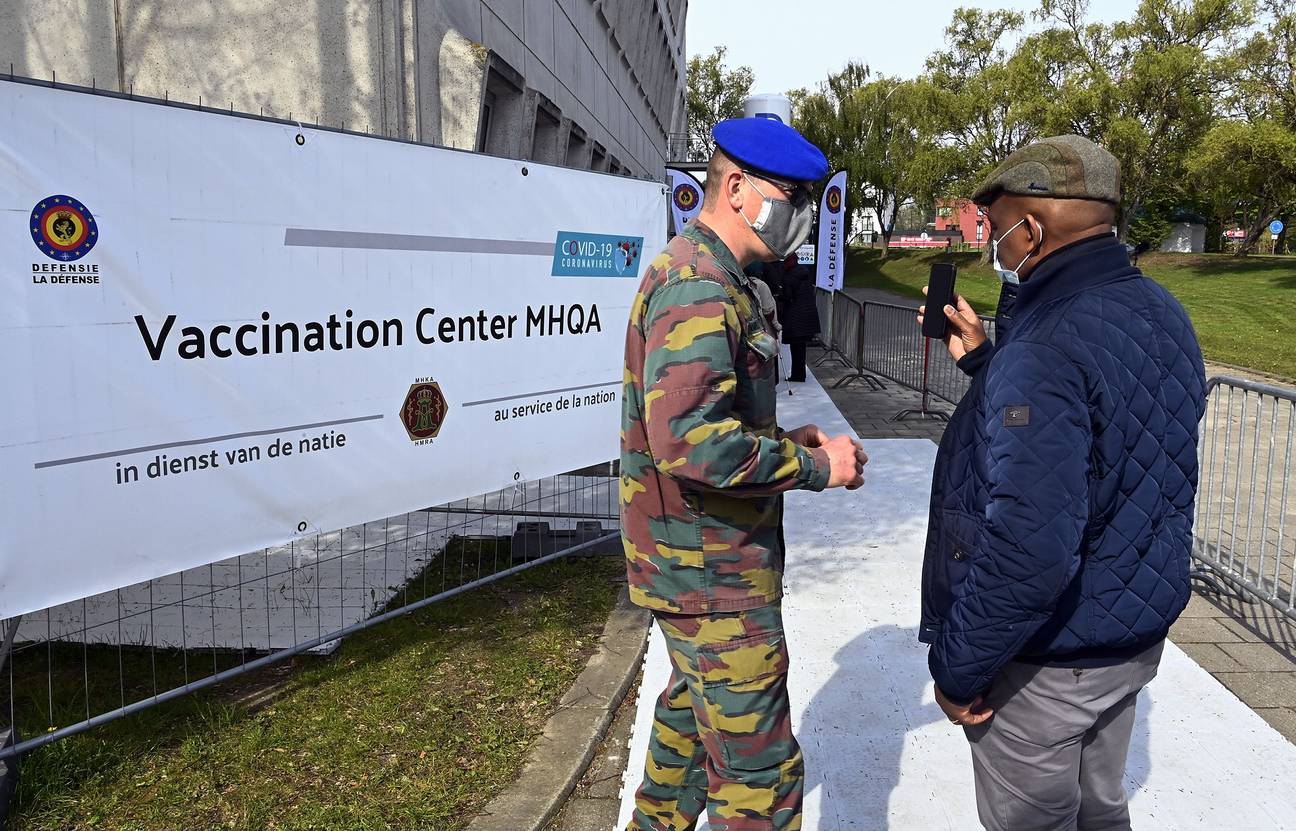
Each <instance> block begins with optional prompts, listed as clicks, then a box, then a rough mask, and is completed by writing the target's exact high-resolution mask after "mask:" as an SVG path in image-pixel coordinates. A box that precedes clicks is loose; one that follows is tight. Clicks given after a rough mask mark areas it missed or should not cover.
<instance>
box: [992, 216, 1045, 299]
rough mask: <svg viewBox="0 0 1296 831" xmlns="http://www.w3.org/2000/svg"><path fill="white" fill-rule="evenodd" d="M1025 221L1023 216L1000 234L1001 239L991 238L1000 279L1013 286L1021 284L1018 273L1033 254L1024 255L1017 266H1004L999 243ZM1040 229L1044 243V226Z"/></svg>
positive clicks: (1041, 239)
mask: <svg viewBox="0 0 1296 831" xmlns="http://www.w3.org/2000/svg"><path fill="white" fill-rule="evenodd" d="M1025 221H1026V219H1025V218H1024V217H1023V218H1022V219H1021V220H1020V221H1019V222H1018V223H1017V225H1014V226H1013V227H1011V228H1009V229H1008V230H1007V231H1004V232H1003V233H1002V234H1000V235H999V239H991V240H990V251H991V253H992V254H993V256H994V270H995V271H997V272H999V279H1000V280H1002V281H1003V282H1005V283H1008V284H1009V285H1013V286H1018V285H1021V277H1020V276H1019V275H1018V274H1017V272H1018V271H1019V270H1021V267H1022V266H1024V265H1026V261H1027V260H1029V259H1030V258H1031V255H1030V254H1027V255H1026V256H1025V257H1022V261H1021V262H1019V263H1017V268H1004V267H1003V264H1002V263H1000V262H999V243H1001V242H1003V241H1004V240H1005V239H1007V238H1008V235H1009V234H1011V233H1012V232H1013V231H1016V230H1017V227H1018V226H1019V225H1021V224H1023V223H1024V222H1025ZM1039 229H1040V242H1041V243H1042V242H1044V226H1043V225H1040V227H1039Z"/></svg>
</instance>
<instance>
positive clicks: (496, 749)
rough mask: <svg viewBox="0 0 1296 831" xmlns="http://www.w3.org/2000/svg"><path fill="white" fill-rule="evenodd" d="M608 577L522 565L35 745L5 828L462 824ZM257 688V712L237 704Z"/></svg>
mask: <svg viewBox="0 0 1296 831" xmlns="http://www.w3.org/2000/svg"><path fill="white" fill-rule="evenodd" d="M623 572H624V566H623V564H622V563H621V561H620V558H590V559H585V558H573V559H570V560H559V561H556V562H554V563H551V564H547V565H543V566H539V567H537V568H534V569H531V570H529V571H526V572H523V573H521V574H519V575H516V576H514V577H511V578H508V579H506V580H503V581H501V582H499V583H495V584H491V585H488V586H484V587H482V588H478V589H475V590H473V591H471V592H468V593H465V594H463V595H460V596H458V597H456V598H452V599H450V600H447V601H444V602H441V603H438V604H434V605H432V606H430V607H428V608H425V609H422V610H420V611H417V612H414V613H412V614H410V615H407V616H405V617H402V618H398V619H396V620H392V621H388V622H386V623H383V624H381V625H378V626H376V627H374V628H372V629H369V630H367V631H365V632H362V633H360V634H357V635H353V636H352V637H349V638H347V639H346V640H345V641H344V642H343V644H342V646H341V647H340V648H339V649H338V650H337V651H336V652H335V653H333V654H332V655H331V656H329V657H326V658H320V657H301V658H297V659H296V660H294V661H292V662H291V664H284V665H281V666H279V667H276V668H273V669H270V670H266V671H263V672H262V673H259V674H258V675H257V676H254V677H244V678H242V679H239V680H237V681H233V682H230V684H229V685H227V686H226V687H224V688H219V689H216V690H213V691H210V692H205V693H201V694H197V695H193V696H189V697H186V698H182V699H179V700H177V701H174V702H171V703H169V704H164V705H161V706H158V707H155V708H153V709H150V710H147V711H145V712H143V713H141V714H138V715H135V716H132V717H130V718H127V719H123V720H120V721H116V722H113V723H111V724H109V725H106V726H104V727H101V728H99V729H96V730H93V731H91V732H89V733H86V734H82V735H81V736H76V737H73V738H71V739H68V740H65V741H62V742H57V743H55V744H52V745H49V746H47V747H45V748H42V749H41V750H38V751H36V752H34V753H32V754H30V755H28V756H26V757H24V759H23V761H22V768H21V774H22V779H21V784H20V790H19V796H18V802H17V805H16V812H15V813H16V816H14V817H13V818H12V819H11V825H10V828H13V829H21V831H36V830H37V829H39V830H40V831H45V829H51V831H52V829H82V828H105V829H123V831H124V830H125V829H130V831H163V829H165V831H175V830H176V829H195V831H196V830H197V829H204V831H205V829H239V831H244V830H246V831H261V829H282V831H291V830H293V829H301V830H302V831H305V829H330V830H331V829H340V831H350V830H351V829H355V831H362V829H365V830H367V829H415V828H418V829H453V828H461V827H463V826H464V825H465V824H466V821H467V819H468V818H470V817H471V816H472V815H473V813H474V811H475V810H476V809H478V808H480V807H481V806H482V805H484V804H485V803H486V802H487V801H488V800H489V799H490V798H491V797H492V796H494V795H495V794H496V793H497V792H499V791H500V790H501V789H502V788H503V787H504V786H505V785H507V784H508V783H509V782H510V781H512V780H513V779H514V778H515V777H516V775H517V773H518V771H519V770H520V769H521V766H522V763H523V762H524V761H525V759H526V755H527V752H528V749H529V748H530V746H531V745H532V743H533V742H534V741H535V740H536V738H537V737H538V736H539V734H540V730H541V729H542V728H543V726H544V723H545V722H546V721H547V720H548V718H549V716H550V715H551V714H552V713H553V710H554V708H555V706H556V704H557V701H558V699H559V698H561V697H562V695H563V694H564V693H565V692H566V690H567V689H568V687H569V686H570V685H571V683H572V681H573V680H574V679H575V678H576V676H577V675H578V674H579V673H580V671H581V670H582V669H583V668H584V666H585V661H586V659H587V658H588V656H589V655H590V654H591V652H592V651H593V650H594V648H595V646H596V644H597V641H598V637H599V634H600V633H601V631H602V628H603V625H604V623H605V622H606V620H607V617H608V614H609V613H610V611H611V609H612V606H613V604H614V602H615V597H616V589H617V586H616V584H615V583H614V581H613V578H614V577H615V576H616V575H619V574H622V573H623ZM77 651H78V652H80V651H81V650H80V649H79V648H78V650H77ZM106 652H107V653H110V655H109V659H110V660H111V661H112V662H113V666H114V668H115V666H116V660H117V650H115V649H110V650H106ZM207 663H208V667H210V664H211V658H210V657H208V658H207ZM78 674H79V673H78ZM113 679H114V681H115V679H116V676H115V675H114V676H113ZM41 680H42V682H43V676H42V677H41ZM56 683H61V681H56ZM68 683H69V685H70V686H71V685H72V682H71V681H69V682H68ZM268 684H278V685H280V687H281V689H280V690H279V692H278V693H277V694H276V695H275V696H274V697H273V698H272V699H271V700H270V703H269V704H268V705H262V706H260V707H255V706H251V705H249V704H245V703H242V702H243V701H244V700H246V697H245V696H244V695H243V693H246V692H247V691H248V690H249V689H254V688H257V687H258V686H265V685H268ZM82 707H84V701H83V702H82ZM82 712H84V711H82ZM29 735H30V733H29Z"/></svg>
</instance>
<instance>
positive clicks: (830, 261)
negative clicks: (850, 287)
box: [815, 170, 846, 291]
mask: <svg viewBox="0 0 1296 831" xmlns="http://www.w3.org/2000/svg"><path fill="white" fill-rule="evenodd" d="M845 218H846V171H844V170H839V171H837V173H836V174H834V175H833V177H832V178H831V179H829V180H828V186H827V187H826V188H824V192H823V199H821V200H820V202H819V246H818V249H819V250H818V252H817V254H816V262H815V285H816V286H818V287H819V288H821V289H827V290H828V291H839V290H840V289H841V288H842V286H843V285H845V280H846V275H845V273H844V272H845V269H846V258H845V257H844V256H843V253H844V251H845V245H846V222H845Z"/></svg>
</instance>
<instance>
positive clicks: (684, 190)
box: [666, 167, 702, 234]
mask: <svg viewBox="0 0 1296 831" xmlns="http://www.w3.org/2000/svg"><path fill="white" fill-rule="evenodd" d="M666 182H667V184H668V185H670V193H671V218H672V219H673V220H674V223H675V233H677V234H678V233H680V232H681V231H683V230H684V226H685V225H687V224H688V221H689V220H690V219H692V218H693V217H695V216H697V215H698V214H699V213H700V212H701V211H702V183H701V182H699V181H698V180H697V179H696V178H694V176H693V174H692V173H689V172H688V171H687V170H679V169H677V168H674V167H668V168H666Z"/></svg>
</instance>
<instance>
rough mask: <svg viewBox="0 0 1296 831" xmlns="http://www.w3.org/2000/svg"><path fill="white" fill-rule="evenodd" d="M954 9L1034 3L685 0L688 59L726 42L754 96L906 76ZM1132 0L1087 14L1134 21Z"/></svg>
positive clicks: (1024, 7)
mask: <svg viewBox="0 0 1296 831" xmlns="http://www.w3.org/2000/svg"><path fill="white" fill-rule="evenodd" d="M959 6H976V7H978V8H982V9H991V8H1001V9H1007V8H1011V9H1016V10H1018V11H1022V12H1025V13H1027V17H1028V19H1029V13H1030V12H1031V11H1034V10H1035V9H1036V8H1038V7H1039V3H1038V2H1037V0H999V2H989V3H986V2H982V3H978V2H976V0H907V2H891V1H890V0H689V8H688V21H687V30H686V33H685V42H686V46H687V49H688V54H689V56H693V55H697V54H709V53H710V52H711V50H712V49H713V48H714V47H715V46H717V45H719V44H724V45H725V46H727V47H728V49H729V52H728V54H727V56H726V58H725V63H726V64H727V65H728V66H729V67H730V68H735V67H738V66H744V65H745V66H750V67H751V68H752V70H753V71H754V72H755V74H756V83H755V84H754V85H753V86H752V92H787V91H788V90H790V89H797V88H800V87H810V88H813V87H815V86H816V85H817V84H818V83H819V82H820V81H822V80H824V79H825V78H827V77H828V74H829V73H830V72H834V71H836V70H838V69H841V67H842V66H843V65H845V64H846V62H847V61H850V60H855V61H860V62H863V63H866V64H868V65H869V67H870V68H871V69H872V70H873V72H874V73H876V74H885V75H898V76H900V77H905V78H912V77H914V76H915V75H917V74H919V73H920V72H922V69H923V62H924V61H925V60H926V58H927V56H928V55H929V54H931V53H932V52H934V51H936V50H937V49H939V48H941V46H942V45H943V43H944V37H945V35H944V32H945V27H946V26H947V25H949V22H950V20H951V19H952V18H953V16H954V10H955V9H956V8H958V7H959ZM1137 6H1138V0H1091V2H1090V4H1089V14H1090V16H1091V17H1092V18H1093V19H1095V20H1102V21H1106V22H1110V21H1113V20H1122V19H1128V18H1130V17H1132V16H1133V13H1134V9H1135V8H1136V7H1137Z"/></svg>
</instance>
